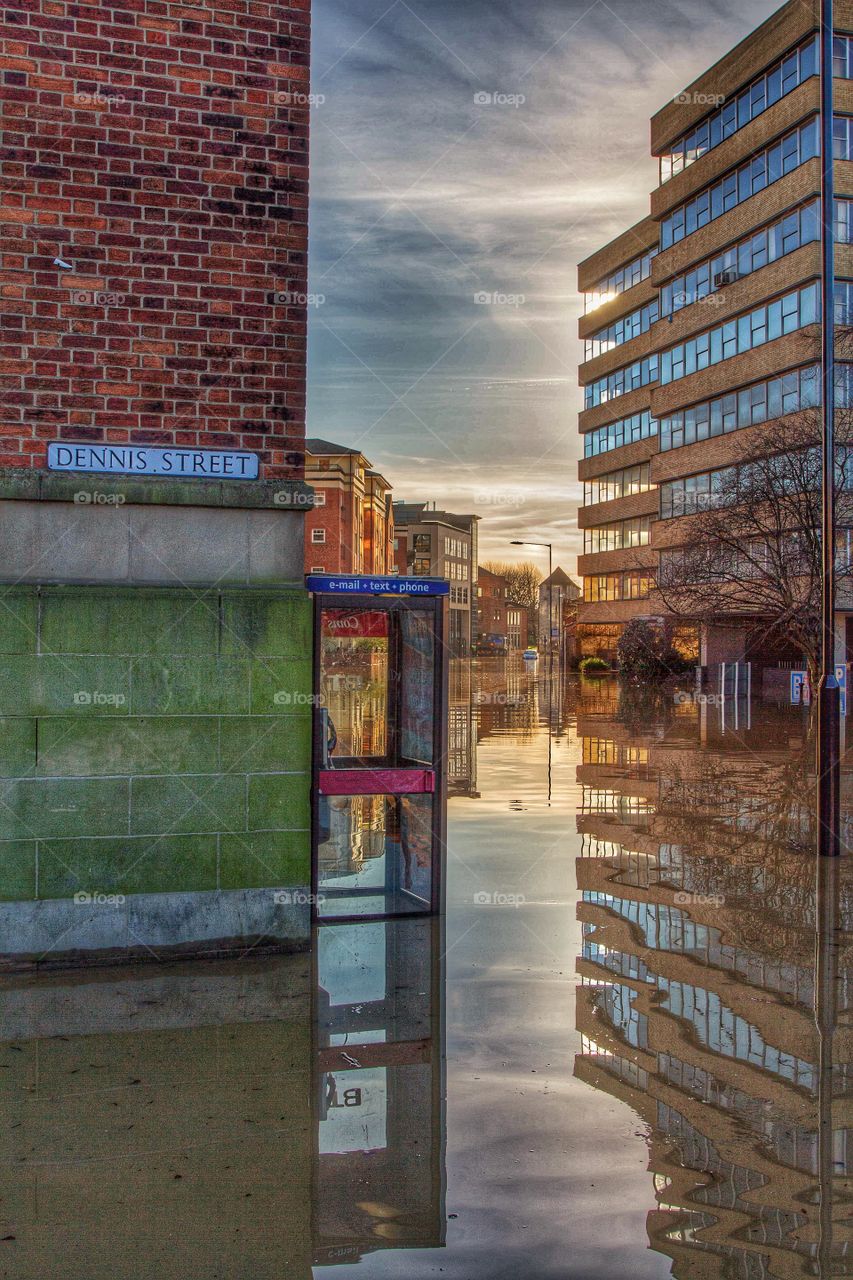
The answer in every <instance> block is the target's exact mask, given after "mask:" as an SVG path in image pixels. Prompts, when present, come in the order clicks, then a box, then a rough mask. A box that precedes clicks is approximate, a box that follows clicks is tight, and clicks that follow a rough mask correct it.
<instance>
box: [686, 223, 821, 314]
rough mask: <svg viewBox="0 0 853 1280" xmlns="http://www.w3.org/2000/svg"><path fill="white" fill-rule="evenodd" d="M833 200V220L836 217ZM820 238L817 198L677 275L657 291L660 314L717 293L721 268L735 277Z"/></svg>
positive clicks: (765, 264) (745, 274)
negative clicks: (717, 281)
mask: <svg viewBox="0 0 853 1280" xmlns="http://www.w3.org/2000/svg"><path fill="white" fill-rule="evenodd" d="M839 203H841V202H840V201H837V202H836V220H837V218H838V214H837V206H838V204H839ZM819 239H820V201H818V200H812V201H810V203H809V204H807V205H803V207H802V208H801V209H795V210H794V212H793V213H789V214H786V215H785V217H784V218H781V219H780V220H779V221H778V222H774V223H773V224H772V225H771V226H769V227H765V228H764V229H763V230H762V231H757V232H756V233H755V234H754V235H751V236H749V237H748V238H747V239H746V240H742V241H741V242H740V243H739V244H736V245H733V246H732V247H731V248H730V249H726V250H724V252H723V253H720V254H718V255H717V256H716V257H715V258H710V259H708V261H707V262H703V263H700V265H699V266H697V267H694V268H692V269H691V270H690V271H687V272H685V274H684V275H680V276H676V278H675V279H674V280H671V281H670V283H669V284H666V285H664V286H663V288H662V289H661V292H660V314H661V315H662V316H669V315H674V314H675V313H676V312H677V311H680V310H681V309H682V308H683V307H689V306H691V305H692V304H693V303H694V302H701V300H702V299H703V298H707V297H709V296H710V295H713V294H715V293H716V292H717V290H718V288H721V287H723V286H718V285H716V284H715V283H714V282H715V280H716V279H717V277H718V276H719V275H720V274H721V273H722V272H724V271H732V272H735V273H736V276H738V277H739V276H747V275H750V274H751V273H752V272H753V271H758V270H759V269H760V268H761V267H766V266H767V264H768V263H770V262H775V261H776V260H777V258H781V257H784V256H785V254H788V253H793V252H794V250H795V249H799V248H800V247H801V245H804V244H811V243H813V242H814V241H816V240H819Z"/></svg>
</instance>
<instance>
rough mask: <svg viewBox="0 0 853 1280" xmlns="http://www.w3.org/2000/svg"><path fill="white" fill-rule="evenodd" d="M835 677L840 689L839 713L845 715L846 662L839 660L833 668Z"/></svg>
mask: <svg viewBox="0 0 853 1280" xmlns="http://www.w3.org/2000/svg"><path fill="white" fill-rule="evenodd" d="M835 678H836V680H837V681H838V688H839V690H840V694H839V697H840V699H841V714H842V715H843V716H846V715H847V664H846V663H844V662H839V664H838V666H837V667H836V668H835Z"/></svg>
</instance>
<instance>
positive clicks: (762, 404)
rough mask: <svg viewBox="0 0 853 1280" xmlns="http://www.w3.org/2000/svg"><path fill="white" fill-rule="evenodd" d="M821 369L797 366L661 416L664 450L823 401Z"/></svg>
mask: <svg viewBox="0 0 853 1280" xmlns="http://www.w3.org/2000/svg"><path fill="white" fill-rule="evenodd" d="M820 398H821V395H820V370H819V369H818V367H817V365H809V366H808V367H807V368H804V369H794V370H792V371H791V372H790V373H785V374H782V375H781V376H780V377H777V378H769V379H767V380H766V381H764V382H756V383H753V385H752V386H751V387H744V388H743V389H742V390H740V391H731V392H729V393H728V394H726V395H724V396H717V397H716V398H715V399H714V400H705V401H703V402H702V403H701V404H695V405H693V406H692V407H691V408H689V409H679V410H678V411H677V412H675V413H671V414H668V415H667V416H666V417H664V418H661V420H660V424H659V427H660V449H661V453H664V452H666V451H667V450H668V449H680V448H681V446H682V445H685V444H695V443H696V441H697V440H708V439H710V437H711V436H720V435H724V434H725V433H726V432H729V431H738V430H740V428H741V427H751V426H753V425H754V424H755V423H757V422H768V421H770V419H772V418H781V417H782V416H783V414H786V413H796V412H797V411H798V410H800V409H813V408H815V407H816V406H817V405H818V404H820Z"/></svg>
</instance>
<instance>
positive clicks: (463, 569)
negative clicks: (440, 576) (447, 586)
mask: <svg viewBox="0 0 853 1280" xmlns="http://www.w3.org/2000/svg"><path fill="white" fill-rule="evenodd" d="M444 576H445V578H448V579H450V581H454V580H455V581H457V582H467V581H468V566H467V564H460V563H459V562H458V561H457V560H445V562H444Z"/></svg>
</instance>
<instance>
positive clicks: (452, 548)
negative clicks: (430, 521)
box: [427, 534, 468, 560]
mask: <svg viewBox="0 0 853 1280" xmlns="http://www.w3.org/2000/svg"><path fill="white" fill-rule="evenodd" d="M427 537H429V535H428V534H427ZM444 554H445V555H446V556H458V558H459V559H460V560H467V559H468V543H467V542H465V540H464V539H463V538H445V539H444Z"/></svg>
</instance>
